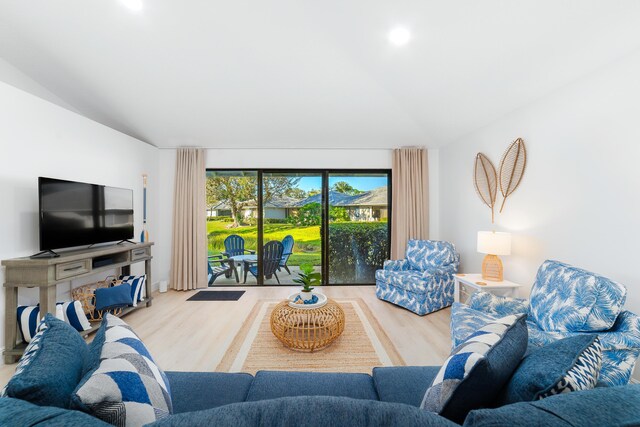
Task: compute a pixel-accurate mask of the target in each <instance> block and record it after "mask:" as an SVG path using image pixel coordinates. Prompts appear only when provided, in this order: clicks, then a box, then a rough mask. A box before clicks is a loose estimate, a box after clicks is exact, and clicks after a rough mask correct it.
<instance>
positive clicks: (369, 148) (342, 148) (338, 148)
mask: <svg viewBox="0 0 640 427" xmlns="http://www.w3.org/2000/svg"><path fill="white" fill-rule="evenodd" d="M178 148H204V149H206V150H315V151H317V150H321V151H367V150H384V151H393V150H395V149H396V148H427V149H429V147H427V146H426V145H423V146H409V147H393V148H388V147H353V148H348V147H336V148H326V147H321V148H317V147H297V148H292V147H251V148H248V147H237V148H232V147H197V146H181V147H158V149H159V150H177V149H178ZM434 148H435V147H434Z"/></svg>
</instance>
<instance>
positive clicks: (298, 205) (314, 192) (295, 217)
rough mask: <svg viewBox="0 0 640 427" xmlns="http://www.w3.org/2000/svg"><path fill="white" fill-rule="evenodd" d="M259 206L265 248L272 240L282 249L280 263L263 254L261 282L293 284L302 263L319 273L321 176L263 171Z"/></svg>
mask: <svg viewBox="0 0 640 427" xmlns="http://www.w3.org/2000/svg"><path fill="white" fill-rule="evenodd" d="M262 206H263V211H262V224H263V242H264V244H265V248H267V246H266V245H269V242H272V241H277V242H280V243H281V244H282V246H283V255H282V256H281V257H280V260H279V262H276V261H277V260H275V259H273V260H272V259H267V258H269V256H268V254H269V253H270V252H269V251H268V250H267V251H265V259H264V262H263V266H264V267H263V268H264V282H263V283H264V284H265V285H277V284H278V281H279V282H280V284H282V285H292V284H294V282H293V279H295V278H296V277H298V274H297V273H298V272H299V271H300V266H301V265H304V264H309V265H312V266H314V267H315V270H316V271H317V272H321V271H322V239H321V236H322V234H321V230H320V229H321V226H322V174H321V173H313V172H299V173H298V172H291V171H287V172H264V173H263V174H262ZM272 246H273V244H272ZM276 246H277V245H276Z"/></svg>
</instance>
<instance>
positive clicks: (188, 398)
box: [165, 372, 253, 414]
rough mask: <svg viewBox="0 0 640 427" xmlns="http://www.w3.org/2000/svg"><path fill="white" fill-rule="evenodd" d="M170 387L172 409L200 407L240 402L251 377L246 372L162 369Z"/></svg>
mask: <svg viewBox="0 0 640 427" xmlns="http://www.w3.org/2000/svg"><path fill="white" fill-rule="evenodd" d="M165 374H167V378H168V379H169V385H170V387H171V402H172V404H173V413H174V414H179V413H181V412H189V411H200V410H202V409H209V408H215V407H218V406H222V405H228V404H230V403H236V402H244V400H245V399H246V397H247V392H248V391H249V387H250V386H251V382H252V381H253V376H252V375H249V374H229V373H223V372H165Z"/></svg>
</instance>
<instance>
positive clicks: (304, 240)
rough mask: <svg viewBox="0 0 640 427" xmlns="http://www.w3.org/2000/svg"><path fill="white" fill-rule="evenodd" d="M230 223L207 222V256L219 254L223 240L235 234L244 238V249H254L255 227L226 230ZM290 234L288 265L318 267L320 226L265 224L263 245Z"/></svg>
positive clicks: (222, 246) (256, 230)
mask: <svg viewBox="0 0 640 427" xmlns="http://www.w3.org/2000/svg"><path fill="white" fill-rule="evenodd" d="M229 224H230V222H223V221H207V235H208V236H209V254H216V253H220V252H222V251H223V250H224V239H226V238H227V236H229V235H230V234H237V235H239V236H241V237H242V238H244V242H245V248H246V249H252V250H255V249H256V246H257V244H256V242H257V240H258V229H257V227H256V226H241V227H237V228H226V227H227V226H229ZM288 234H291V235H292V236H293V239H294V241H295V243H294V246H293V255H291V257H290V258H289V262H288V264H289V265H300V264H304V263H310V264H313V265H320V252H321V246H320V226H319V225H314V226H309V227H301V226H295V225H292V224H265V225H264V243H267V242H268V241H270V240H282V239H283V238H284V237H285V236H286V235H288Z"/></svg>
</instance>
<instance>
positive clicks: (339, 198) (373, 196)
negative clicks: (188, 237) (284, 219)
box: [210, 186, 388, 210]
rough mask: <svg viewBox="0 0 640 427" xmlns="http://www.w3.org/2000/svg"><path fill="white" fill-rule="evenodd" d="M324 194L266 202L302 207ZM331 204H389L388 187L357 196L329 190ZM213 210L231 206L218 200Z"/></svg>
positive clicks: (318, 200)
mask: <svg viewBox="0 0 640 427" xmlns="http://www.w3.org/2000/svg"><path fill="white" fill-rule="evenodd" d="M321 202H322V195H321V194H316V195H314V196H310V197H307V198H306V199H296V198H294V197H288V196H283V197H274V198H272V199H271V200H269V201H268V202H267V203H265V207H266V208H282V209H295V208H301V207H303V206H305V205H308V204H310V203H321ZM329 204H330V205H331V206H342V207H356V206H387V205H388V201H387V187H386V186H382V187H378V188H374V189H373V190H370V191H365V192H364V193H362V194H357V195H355V196H352V195H349V194H344V193H339V192H337V191H329ZM255 208H256V202H255V200H249V201H247V202H246V203H245V205H244V209H255ZM210 209H213V210H230V209H231V207H230V206H229V205H228V203H227V202H226V201H222V202H218V203H217V204H214V205H213V206H211V207H210Z"/></svg>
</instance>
